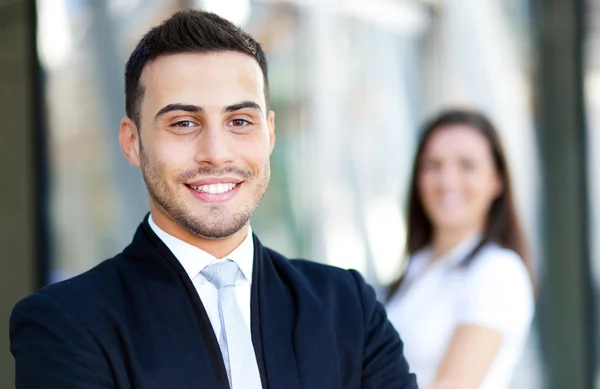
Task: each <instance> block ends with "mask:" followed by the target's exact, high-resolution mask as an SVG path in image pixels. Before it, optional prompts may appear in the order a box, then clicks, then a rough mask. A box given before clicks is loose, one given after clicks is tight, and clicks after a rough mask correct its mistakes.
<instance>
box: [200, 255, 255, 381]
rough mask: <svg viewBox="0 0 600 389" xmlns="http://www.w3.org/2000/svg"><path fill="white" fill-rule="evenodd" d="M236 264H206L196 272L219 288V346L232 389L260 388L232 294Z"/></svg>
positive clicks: (247, 336)
mask: <svg viewBox="0 0 600 389" xmlns="http://www.w3.org/2000/svg"><path fill="white" fill-rule="evenodd" d="M239 271H240V268H239V267H238V265H237V263H235V262H233V261H230V260H225V261H223V262H218V263H215V264H212V265H208V266H206V267H205V268H204V269H203V270H202V271H201V272H200V273H201V274H202V275H203V276H204V277H205V278H206V279H207V280H208V282H210V283H211V284H213V285H214V286H215V287H216V288H217V289H218V291H219V318H220V320H221V333H220V334H218V336H219V346H220V348H221V353H222V354H223V362H224V363H225V369H226V370H227V377H228V378H229V385H230V386H231V388H232V389H242V388H244V389H259V388H262V386H261V382H260V374H259V372H258V364H257V363H256V356H255V355H254V348H253V347H252V337H251V336H250V331H248V326H247V325H246V322H245V321H244V318H243V316H242V312H241V311H240V308H239V306H238V304H237V300H236V297H235V279H236V278H237V274H238V272H239Z"/></svg>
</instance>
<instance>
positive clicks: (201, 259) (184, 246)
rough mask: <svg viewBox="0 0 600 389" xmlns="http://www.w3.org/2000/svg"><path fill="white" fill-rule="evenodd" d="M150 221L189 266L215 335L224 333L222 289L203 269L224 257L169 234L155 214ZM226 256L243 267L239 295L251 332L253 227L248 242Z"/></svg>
mask: <svg viewBox="0 0 600 389" xmlns="http://www.w3.org/2000/svg"><path fill="white" fill-rule="evenodd" d="M148 223H149V224H150V227H151V228H152V230H153V231H154V233H155V234H156V235H157V236H158V237H159V238H160V240H162V241H163V243H164V244H165V245H166V246H167V248H168V249H169V250H171V252H172V253H173V255H174V256H175V258H177V260H179V262H180V263H181V266H183V268H184V269H185V272H186V273H187V275H188V276H189V277H190V279H191V280H192V282H193V284H194V286H195V287H196V290H197V291H198V295H199V296H200V299H201V300H202V304H204V308H205V309H206V313H207V314H208V318H209V319H210V323H211V325H212V327H213V330H214V332H215V334H220V333H221V321H220V319H219V305H218V297H219V295H218V291H217V288H216V287H215V286H214V285H213V284H211V283H210V282H208V281H207V280H206V278H204V276H203V275H202V274H200V272H201V271H202V269H204V268H205V267H206V266H208V265H211V264H213V263H215V262H219V261H222V260H223V259H224V258H215V257H213V256H212V255H210V254H209V253H207V252H206V251H202V250H200V249H199V248H197V247H195V246H192V245H191V244H189V243H186V242H184V241H182V240H181V239H178V238H176V237H174V236H172V235H169V234H168V233H166V232H165V231H163V230H162V229H160V227H158V226H157V225H156V223H154V220H152V215H150V217H149V218H148ZM226 258H227V259H230V260H232V261H234V262H235V263H237V265H238V266H239V267H240V270H241V272H240V273H238V278H237V280H236V281H235V294H236V299H237V303H238V306H239V308H240V310H241V311H242V316H243V317H244V321H245V322H246V324H247V325H248V330H249V331H251V330H250V290H251V287H252V269H253V267H254V242H253V240H252V229H251V228H248V235H247V236H246V238H245V239H244V241H243V242H242V243H241V244H240V245H239V246H238V247H237V248H236V249H235V250H233V251H232V252H231V254H229V255H228V256H227V257H226Z"/></svg>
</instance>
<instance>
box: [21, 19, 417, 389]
mask: <svg viewBox="0 0 600 389" xmlns="http://www.w3.org/2000/svg"><path fill="white" fill-rule="evenodd" d="M125 78H126V80H125V83H126V111H127V116H126V117H125V118H124V119H123V120H122V121H121V129H120V133H119V140H120V143H121V147H122V150H123V153H124V154H125V157H126V158H127V159H128V160H129V162H130V163H131V164H133V165H134V166H137V167H140V168H141V170H142V173H143V176H144V180H145V182H146V186H147V189H148V198H149V201H150V215H149V216H148V217H146V218H145V220H144V221H143V223H142V224H141V226H140V227H139V228H138V230H137V232H136V234H135V236H134V238H133V241H132V243H131V244H130V245H129V246H128V247H127V248H125V250H124V251H123V252H122V253H121V254H119V255H117V256H116V257H114V258H112V259H109V260H107V261H104V262H103V263H101V264H100V265H98V266H97V267H95V268H93V269H92V270H90V271H88V272H86V273H84V274H82V275H80V276H78V277H75V278H73V279H70V280H67V281H64V282H62V283H58V284H55V285H52V286H49V287H47V288H44V289H42V290H41V291H39V292H38V293H36V294H34V295H33V296H30V297H28V298H26V299H24V300H22V301H21V302H19V303H18V304H17V306H16V307H15V308H14V311H13V314H12V317H11V323H10V338H11V351H12V353H13V355H14V357H15V361H16V387H17V389H24V388H60V389H71V388H73V389H74V388H78V389H82V388H83V389H85V388H143V389H148V388H160V389H165V388H177V389H185V388H233V389H241V388H249V389H254V388H272V389H282V388H290V389H291V388H298V389H300V388H306V389H342V388H344V389H346V388H373V389H385V388H399V389H413V388H416V383H415V378H414V375H412V374H409V372H408V366H407V363H406V361H405V360H404V357H403V355H402V344H401V341H400V339H399V338H398V335H397V334H396V332H395V331H394V330H393V329H392V327H391V325H390V324H389V323H388V321H387V319H386V315H385V313H384V310H383V308H382V306H381V305H380V304H378V303H377V302H376V301H375V295H374V293H373V290H372V289H371V288H370V287H368V286H367V285H366V284H365V282H364V281H363V280H362V278H361V277H360V276H359V275H358V273H356V272H355V271H345V270H341V269H337V268H333V267H328V266H325V265H320V264H316V263H311V262H307V261H300V260H296V261H290V260H288V259H286V258H284V257H283V256H282V255H280V254H278V253H276V252H274V251H272V250H269V249H267V248H265V247H263V246H262V245H261V244H260V241H259V240H258V239H257V238H256V236H254V235H253V234H252V233H251V229H250V225H249V220H250V216H251V215H252V213H253V212H254V210H255V209H256V207H257V206H258V203H259V202H260V200H261V198H262V196H263V195H264V193H265V191H266V189H267V186H268V183H269V176H270V165H269V157H270V154H271V151H272V149H273V145H274V142H275V135H274V114H273V112H271V111H269V109H268V103H267V102H268V81H267V63H266V59H265V55H264V53H263V51H262V49H261V47H260V46H259V44H258V43H256V42H255V41H254V40H253V39H252V38H251V37H250V36H249V35H247V34H246V33H244V32H242V31H241V30H239V29H238V28H236V27H235V26H233V25H232V24H230V23H229V22H227V21H225V20H223V19H221V18H219V17H218V16H216V15H214V14H210V13H205V12H200V11H186V12H180V13H177V14H175V15H174V16H173V17H172V18H170V19H169V20H167V21H165V22H164V23H163V24H162V25H160V26H158V27H156V28H154V29H152V30H151V31H150V32H148V34H147V35H146V36H144V37H143V38H142V40H141V41H140V42H139V44H138V46H137V47H136V48H135V50H134V51H133V53H132V54H131V57H130V58H129V61H128V62H127V65H126V72H125Z"/></svg>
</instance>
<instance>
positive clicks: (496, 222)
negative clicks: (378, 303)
mask: <svg viewBox="0 0 600 389" xmlns="http://www.w3.org/2000/svg"><path fill="white" fill-rule="evenodd" d="M454 125H464V126H468V127H469V128H472V129H474V130H475V131H477V132H479V133H480V134H481V135H483V136H484V137H485V138H486V139H487V141H488V143H489V145H490V148H491V150H492V158H493V160H494V165H495V167H496V171H497V173H498V175H499V176H500V179H501V181H502V186H503V190H502V193H501V194H500V195H499V196H498V197H497V198H496V199H495V200H494V201H493V202H492V205H491V207H490V210H489V213H488V215H487V222H486V226H485V230H484V231H483V236H482V238H481V241H480V242H479V244H478V245H477V246H476V247H475V248H474V249H473V250H472V251H471V252H470V253H469V254H468V255H467V256H466V257H465V258H464V259H463V260H462V261H461V263H460V266H468V265H469V264H470V263H472V261H473V260H474V259H475V257H476V254H477V253H478V252H479V250H481V248H482V247H484V246H485V245H486V244H487V243H489V242H494V243H497V244H499V245H500V246H502V247H504V248H507V249H511V250H513V251H514V252H516V253H517V254H518V255H519V257H521V259H522V261H523V263H524V264H525V266H526V267H527V270H528V271H529V275H530V277H531V279H532V283H533V272H532V267H531V264H530V260H529V255H528V249H527V244H526V240H525V237H524V235H523V232H522V229H521V225H520V222H519V217H518V215H517V209H516V206H515V201H514V198H513V191H512V184H511V180H510V174H509V172H508V166H507V163H506V157H505V154H504V150H503V148H502V144H501V142H500V138H499V136H498V131H496V128H495V127H494V125H493V124H492V123H491V122H490V120H489V119H488V118H487V117H485V116H484V115H483V114H482V113H480V112H477V111H470V110H463V109H452V110H447V111H444V112H442V113H441V114H439V115H438V116H436V117H434V118H433V119H432V120H430V121H429V122H428V123H427V124H426V125H425V128H424V130H423V133H422V135H421V140H420V142H419V146H418V148H417V153H416V156H415V159H414V164H413V170H412V178H411V182H410V193H409V199H408V226H407V236H406V251H407V254H408V256H409V258H412V256H413V254H415V253H416V252H417V251H419V250H420V249H422V248H424V247H425V246H426V245H428V244H429V243H430V242H431V239H432V237H433V225H432V223H431V220H430V219H429V217H428V216H427V213H426V212H425V208H424V207H423V203H422V201H421V196H420V193H419V188H418V176H419V173H420V164H421V159H422V156H423V152H424V150H425V146H426V145H427V142H428V141H429V139H430V138H431V136H432V135H433V134H434V133H436V132H437V131H439V130H441V129H442V128H444V127H448V126H454ZM409 266H410V259H409V262H408V264H407V266H406V267H405V271H404V272H403V274H402V275H401V276H400V277H399V278H398V279H397V280H396V281H395V282H394V283H392V284H391V285H390V288H389V291H388V300H389V298H391V297H392V296H393V295H394V293H396V292H397V291H398V289H399V288H400V286H401V285H402V281H403V279H404V274H406V269H408V267H409Z"/></svg>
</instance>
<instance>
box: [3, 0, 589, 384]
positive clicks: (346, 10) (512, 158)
mask: <svg viewBox="0 0 600 389" xmlns="http://www.w3.org/2000/svg"><path fill="white" fill-rule="evenodd" d="M182 8H202V9H206V10H210V11H213V12H216V13H219V14H220V15H221V16H224V17H225V18H228V19H229V20H231V21H233V22H234V23H236V24H237V25H239V26H241V27H242V28H244V29H245V30H247V31H249V32H250V33H252V35H253V36H254V37H255V38H256V39H257V40H258V41H259V42H261V44H262V45H263V48H264V49H265V51H266V52H267V55H268V60H269V66H270V84H271V106H272V109H273V110H274V111H275V112H276V134H277V143H276V147H275V152H274V153H273V157H272V181H271V185H270V189H269V191H268V193H267V195H266V197H265V198H264V200H263V202H262V204H261V206H260V208H259V210H258V212H257V213H256V215H255V216H254V218H253V222H252V223H253V228H254V230H255V232H257V234H258V235H259V236H260V237H261V240H262V241H263V243H265V244H266V245H268V246H271V247H272V248H274V249H276V250H279V251H281V252H283V253H285V254H287V255H288V256H290V257H305V258H309V259H311V260H315V261H320V262H324V263H328V264H332V265H336V266H340V267H345V268H354V269H358V270H359V271H361V272H362V273H363V274H364V275H365V277H366V278H367V279H368V281H370V282H371V283H373V284H374V285H383V284H386V283H388V282H390V281H391V280H392V279H393V278H395V277H396V275H397V274H398V273H397V272H398V271H399V268H400V265H401V260H402V252H403V239H404V234H405V230H404V217H405V209H404V204H405V200H406V194H407V193H406V192H407V184H408V183H407V180H408V174H409V172H410V168H411V163H412V158H413V152H414V149H415V145H416V141H417V137H418V131H419V127H420V125H421V123H422V122H423V120H424V119H426V118H428V117H429V116H430V115H432V114H435V113H437V112H438V111H439V110H440V109H443V108H447V107H453V106H464V107H473V108H477V109H481V110H482V111H484V112H485V113H486V114H488V115H489V116H490V117H491V118H492V120H493V121H494V122H495V123H496V124H497V126H498V128H499V130H500V132H501V135H502V140H503V142H504V145H505V147H506V149H507V152H508V158H509V162H510V165H511V168H512V174H513V179H514V183H515V188H516V194H517V200H518V205H519V210H520V212H521V214H522V216H523V222H524V224H525V226H526V229H527V234H528V237H529V238H530V240H531V243H532V249H533V254H534V262H535V266H536V271H537V273H538V277H539V278H540V282H541V285H540V286H541V289H540V300H539V312H538V313H539V314H538V316H537V318H536V325H535V327H534V328H533V330H532V332H531V337H530V341H529V343H528V347H527V350H526V352H525V355H524V356H523V360H522V362H521V363H520V365H519V367H518V369H517V373H516V377H515V381H514V384H513V388H514V389H538V388H539V389H541V388H556V389H580V388H581V389H588V388H600V369H599V368H598V365H597V364H596V360H597V358H596V355H597V351H598V350H599V349H600V348H599V347H598V346H597V343H596V339H597V338H598V336H597V335H598V327H597V326H596V324H595V323H596V322H597V320H596V312H597V309H596V307H597V305H598V297H600V295H599V294H598V282H599V281H600V236H598V228H597V226H600V224H599V223H600V169H598V166H600V132H599V131H600V24H599V22H600V1H587V2H584V1H571V2H563V1H559V0H537V1H536V0H197V1H190V0H187V1H182V0H143V1H142V0H38V1H37V2H34V1H26V0H0V44H1V46H0V47H2V48H3V49H2V54H0V79H1V80H2V91H1V92H0V102H1V104H0V112H2V116H1V117H2V118H3V120H4V127H3V128H2V129H1V130H0V156H1V157H0V158H1V159H0V162H1V163H0V165H1V167H0V169H1V170H0V171H1V172H2V179H3V185H2V188H3V189H2V192H0V204H1V205H0V207H2V208H0V210H1V213H0V219H2V220H0V236H2V240H1V241H0V242H2V243H3V246H4V247H7V249H6V254H5V256H4V257H3V260H2V264H1V265H0V266H2V267H0V273H1V274H2V276H1V277H2V279H1V281H2V285H3V286H4V288H5V290H6V293H5V295H4V297H3V300H0V301H1V304H2V316H0V319H2V322H0V327H1V328H4V329H5V334H6V331H7V330H6V323H7V320H8V315H9V313H10V309H11V308H12V305H14V303H15V301H16V300H17V299H18V298H21V297H23V296H24V295H25V294H26V293H30V292H32V291H33V290H35V289H36V288H38V287H39V286H42V285H44V284H47V283H51V282H55V281H58V280H62V279H65V278H68V277H71V276H73V275H76V274H78V273H80V272H83V271H85V270H87V269H89V268H90V267H92V266H94V265H95V264H97V263H99V262H100V261H101V260H103V259H105V258H108V257H109V256H112V255H114V254H116V253H117V252H119V251H120V250H121V249H122V248H123V247H124V246H125V245H126V244H127V243H128V242H129V241H130V239H131V236H132V234H133V231H134V230H135V228H136V227H137V225H138V224H139V222H140V221H141V219H142V217H143V216H144V214H145V213H146V212H147V210H148V208H147V202H146V197H145V190H144V185H143V181H142V179H141V175H140V173H139V172H138V171H137V170H136V169H134V168H132V167H130V166H129V165H128V164H127V162H126V160H125V158H123V156H122V155H121V152H120V149H119V146H118V139H117V132H118V125H119V120H120V119H121V117H122V116H123V115H124V94H123V89H124V87H123V71H124V63H125V61H126V60H127V58H128V56H129V53H130V52H131V50H132V49H133V47H134V46H135V44H136V43H137V41H138V40H139V39H140V37H141V35H142V34H143V33H144V32H146V31H147V30H148V29H149V28H150V27H151V26H153V25H156V24H158V23H159V22H161V21H162V20H163V19H165V18H167V17H168V16H169V15H170V14H171V13H173V12H174V11H176V10H179V9H182ZM597 236H598V237H597ZM415 320H418V318H415ZM3 342H5V343H0V344H1V345H2V347H3V350H7V343H6V342H7V340H6V339H4V340H3ZM0 361H2V362H3V364H2V366H1V367H0V368H1V369H2V370H1V371H0V377H1V378H0V387H2V388H4V387H6V388H9V387H12V378H11V377H12V359H11V357H10V355H8V353H7V352H5V351H3V354H2V355H1V359H0ZM596 377H598V378H596Z"/></svg>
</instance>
